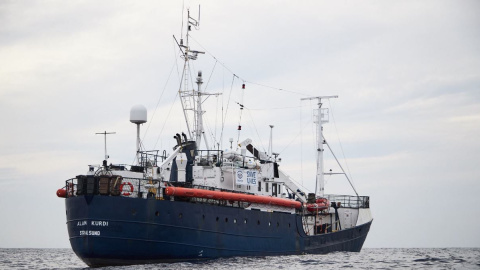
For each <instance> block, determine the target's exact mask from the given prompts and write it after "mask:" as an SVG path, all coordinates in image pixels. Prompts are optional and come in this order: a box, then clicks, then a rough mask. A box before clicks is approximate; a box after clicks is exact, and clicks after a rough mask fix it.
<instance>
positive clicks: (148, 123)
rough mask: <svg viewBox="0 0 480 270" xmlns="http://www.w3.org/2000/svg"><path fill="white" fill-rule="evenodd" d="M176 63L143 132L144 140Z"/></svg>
mask: <svg viewBox="0 0 480 270" xmlns="http://www.w3.org/2000/svg"><path fill="white" fill-rule="evenodd" d="M175 65H176V63H174V64H173V66H172V69H171V70H170V74H168V78H167V81H166V82H165V85H164V86H163V90H162V93H161V94H160V97H159V98H158V101H157V105H156V106H155V110H154V111H153V114H152V117H151V118H150V121H149V123H148V125H147V129H146V130H145V133H144V134H143V138H142V141H144V140H145V137H146V136H147V133H148V129H149V128H150V125H151V124H152V122H153V119H154V118H155V114H156V113H157V109H158V105H160V101H161V100H162V97H163V94H164V93H165V89H167V85H168V82H169V81H170V77H171V75H172V73H173V69H174V68H175Z"/></svg>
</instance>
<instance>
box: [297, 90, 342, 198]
mask: <svg viewBox="0 0 480 270" xmlns="http://www.w3.org/2000/svg"><path fill="white" fill-rule="evenodd" d="M329 98H338V96H318V97H310V98H302V99H301V100H313V99H316V100H317V101H318V113H317V119H316V121H315V123H316V124H317V175H316V183H315V196H316V197H323V195H324V190H325V179H324V172H323V151H324V149H323V144H324V138H323V133H322V131H323V127H322V123H327V122H328V118H327V116H325V117H323V118H322V116H324V114H323V113H322V99H329ZM327 114H328V112H327Z"/></svg>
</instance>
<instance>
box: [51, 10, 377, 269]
mask: <svg viewBox="0 0 480 270" xmlns="http://www.w3.org/2000/svg"><path fill="white" fill-rule="evenodd" d="M198 24H199V21H197V20H196V19H194V18H193V17H191V15H190V12H189V11H188V16H187V22H186V27H187V31H186V34H185V36H184V37H181V38H180V40H179V41H177V39H176V38H175V37H174V39H175V41H177V45H178V48H179V50H180V51H181V57H182V61H184V70H183V76H187V75H186V74H187V73H188V72H192V71H191V70H190V69H189V68H190V66H191V65H189V62H190V61H195V60H196V59H197V57H199V56H200V55H201V54H204V52H202V51H197V50H193V49H192V48H191V47H190V44H189V41H188V40H189V32H190V31H192V30H193V29H192V26H193V27H194V28H196V26H198ZM194 72H195V71H194ZM195 73H196V75H197V77H196V79H195V84H196V85H194V84H192V87H191V88H189V89H185V88H184V87H188V85H187V83H185V84H183V83H182V86H184V87H180V90H179V91H178V93H179V95H180V96H181V101H180V102H181V104H182V109H183V114H184V116H185V121H186V124H187V130H186V131H177V132H176V131H171V133H172V135H173V140H172V142H173V148H171V150H170V149H168V150H164V151H159V150H144V149H143V147H142V142H141V139H140V126H141V125H142V124H144V123H146V122H147V109H146V108H145V107H144V106H142V105H135V106H133V107H132V108H131V110H130V122H132V123H134V124H136V126H137V138H136V153H135V161H134V162H133V163H134V164H132V165H124V164H117V165H115V164H111V163H110V164H108V158H109V156H108V155H107V149H106V138H107V135H108V134H109V132H107V131H105V132H103V133H101V134H102V135H104V136H105V159H104V160H103V161H102V162H101V164H97V165H88V169H87V170H86V172H85V173H83V174H80V175H77V176H75V177H73V178H71V179H68V180H66V181H65V185H64V186H63V187H62V188H60V189H58V190H57V192H56V194H57V196H58V197H60V198H62V199H64V200H65V208H66V225H67V229H68V236H69V241H70V244H71V247H72V249H73V251H74V252H75V254H76V255H77V256H78V257H79V258H80V259H81V260H82V261H83V262H85V263H86V264H87V265H88V266H91V267H98V266H113V265H133V264H150V263H165V262H179V261H194V260H205V259H216V258H227V257H235V256H282V255H300V254H325V253H329V252H335V251H345V252H359V251H360V250H361V249H362V246H363V244H364V242H365V239H366V237H367V234H368V232H369V230H370V226H371V224H372V220H373V219H372V215H371V212H370V199H369V197H368V196H360V195H358V193H357V191H356V190H355V188H354V187H353V185H352V188H353V190H354V192H355V195H337V194H327V193H325V190H324V187H325V181H324V178H325V175H328V174H332V173H331V172H325V171H324V169H323V167H324V164H323V162H324V157H323V155H324V150H325V149H326V148H328V149H330V150H331V148H330V145H329V144H328V142H327V141H326V140H325V138H324V137H323V135H322V131H323V124H325V123H327V122H328V108H324V107H322V105H323V103H324V101H325V100H327V99H331V98H337V96H315V97H307V98H304V99H305V100H313V101H316V102H317V104H318V109H316V114H315V117H316V118H315V123H316V130H317V142H316V145H315V147H316V167H317V172H316V175H315V177H312V181H315V192H307V191H306V190H305V189H304V188H303V187H302V186H301V185H299V184H297V182H296V181H295V180H294V179H293V178H292V177H290V176H289V175H288V174H287V173H286V172H284V171H283V170H282V169H280V168H279V167H280V166H279V165H280V162H281V158H280V157H279V156H278V154H277V153H274V152H272V149H271V148H269V150H268V151H262V150H259V148H258V147H256V146H255V144H254V143H253V141H252V140H251V139H248V138H246V139H244V140H242V141H238V142H236V143H235V144H233V139H230V140H229V141H230V148H227V149H219V147H218V146H217V148H216V149H215V147H209V143H208V139H207V137H208V136H206V135H205V130H204V123H203V116H204V114H205V110H204V109H203V108H202V104H203V101H204V100H205V99H206V98H207V97H208V96H209V95H215V94H210V93H206V92H205V91H204V90H203V89H202V84H203V76H202V73H201V72H198V73H197V72H195ZM182 79H184V77H182ZM185 81H187V80H185ZM242 87H245V85H243V86H242ZM239 105H241V106H240V107H242V104H239ZM187 115H188V116H187ZM189 117H190V118H189ZM192 119H193V120H192ZM272 128H273V126H271V130H272ZM238 129H239V130H240V129H241V126H239V127H238ZM270 137H271V136H270ZM270 143H271V141H270ZM168 151H171V153H168V154H167V152H168ZM335 159H336V158H335ZM339 164H340V163H339ZM340 167H341V166H340ZM342 174H344V175H345V176H347V174H346V173H344V172H343V168H342ZM347 180H348V181H349V182H350V180H349V178H348V176H347Z"/></svg>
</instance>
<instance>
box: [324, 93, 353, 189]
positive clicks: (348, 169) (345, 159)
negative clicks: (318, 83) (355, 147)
mask: <svg viewBox="0 0 480 270" xmlns="http://www.w3.org/2000/svg"><path fill="white" fill-rule="evenodd" d="M328 105H329V107H330V111H331V115H332V120H333V126H334V127H335V132H336V133H337V140H338V144H339V145H340V150H341V151H342V156H343V162H345V166H346V167H347V172H348V174H349V175H350V178H351V179H349V181H350V180H351V181H352V183H354V181H353V176H352V174H351V172H350V168H349V167H348V163H347V158H346V157H345V152H344V151H343V146H342V142H341V141H340V136H339V135H338V134H339V133H338V130H337V122H335V117H334V113H333V107H332V104H331V102H330V99H328Z"/></svg>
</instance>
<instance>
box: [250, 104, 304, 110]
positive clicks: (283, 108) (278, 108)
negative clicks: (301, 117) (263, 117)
mask: <svg viewBox="0 0 480 270" xmlns="http://www.w3.org/2000/svg"><path fill="white" fill-rule="evenodd" d="M301 107H302V106H301V105H300V106H293V107H276V108H262V109H252V108H248V109H249V110H251V111H270V110H285V109H297V108H301Z"/></svg>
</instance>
